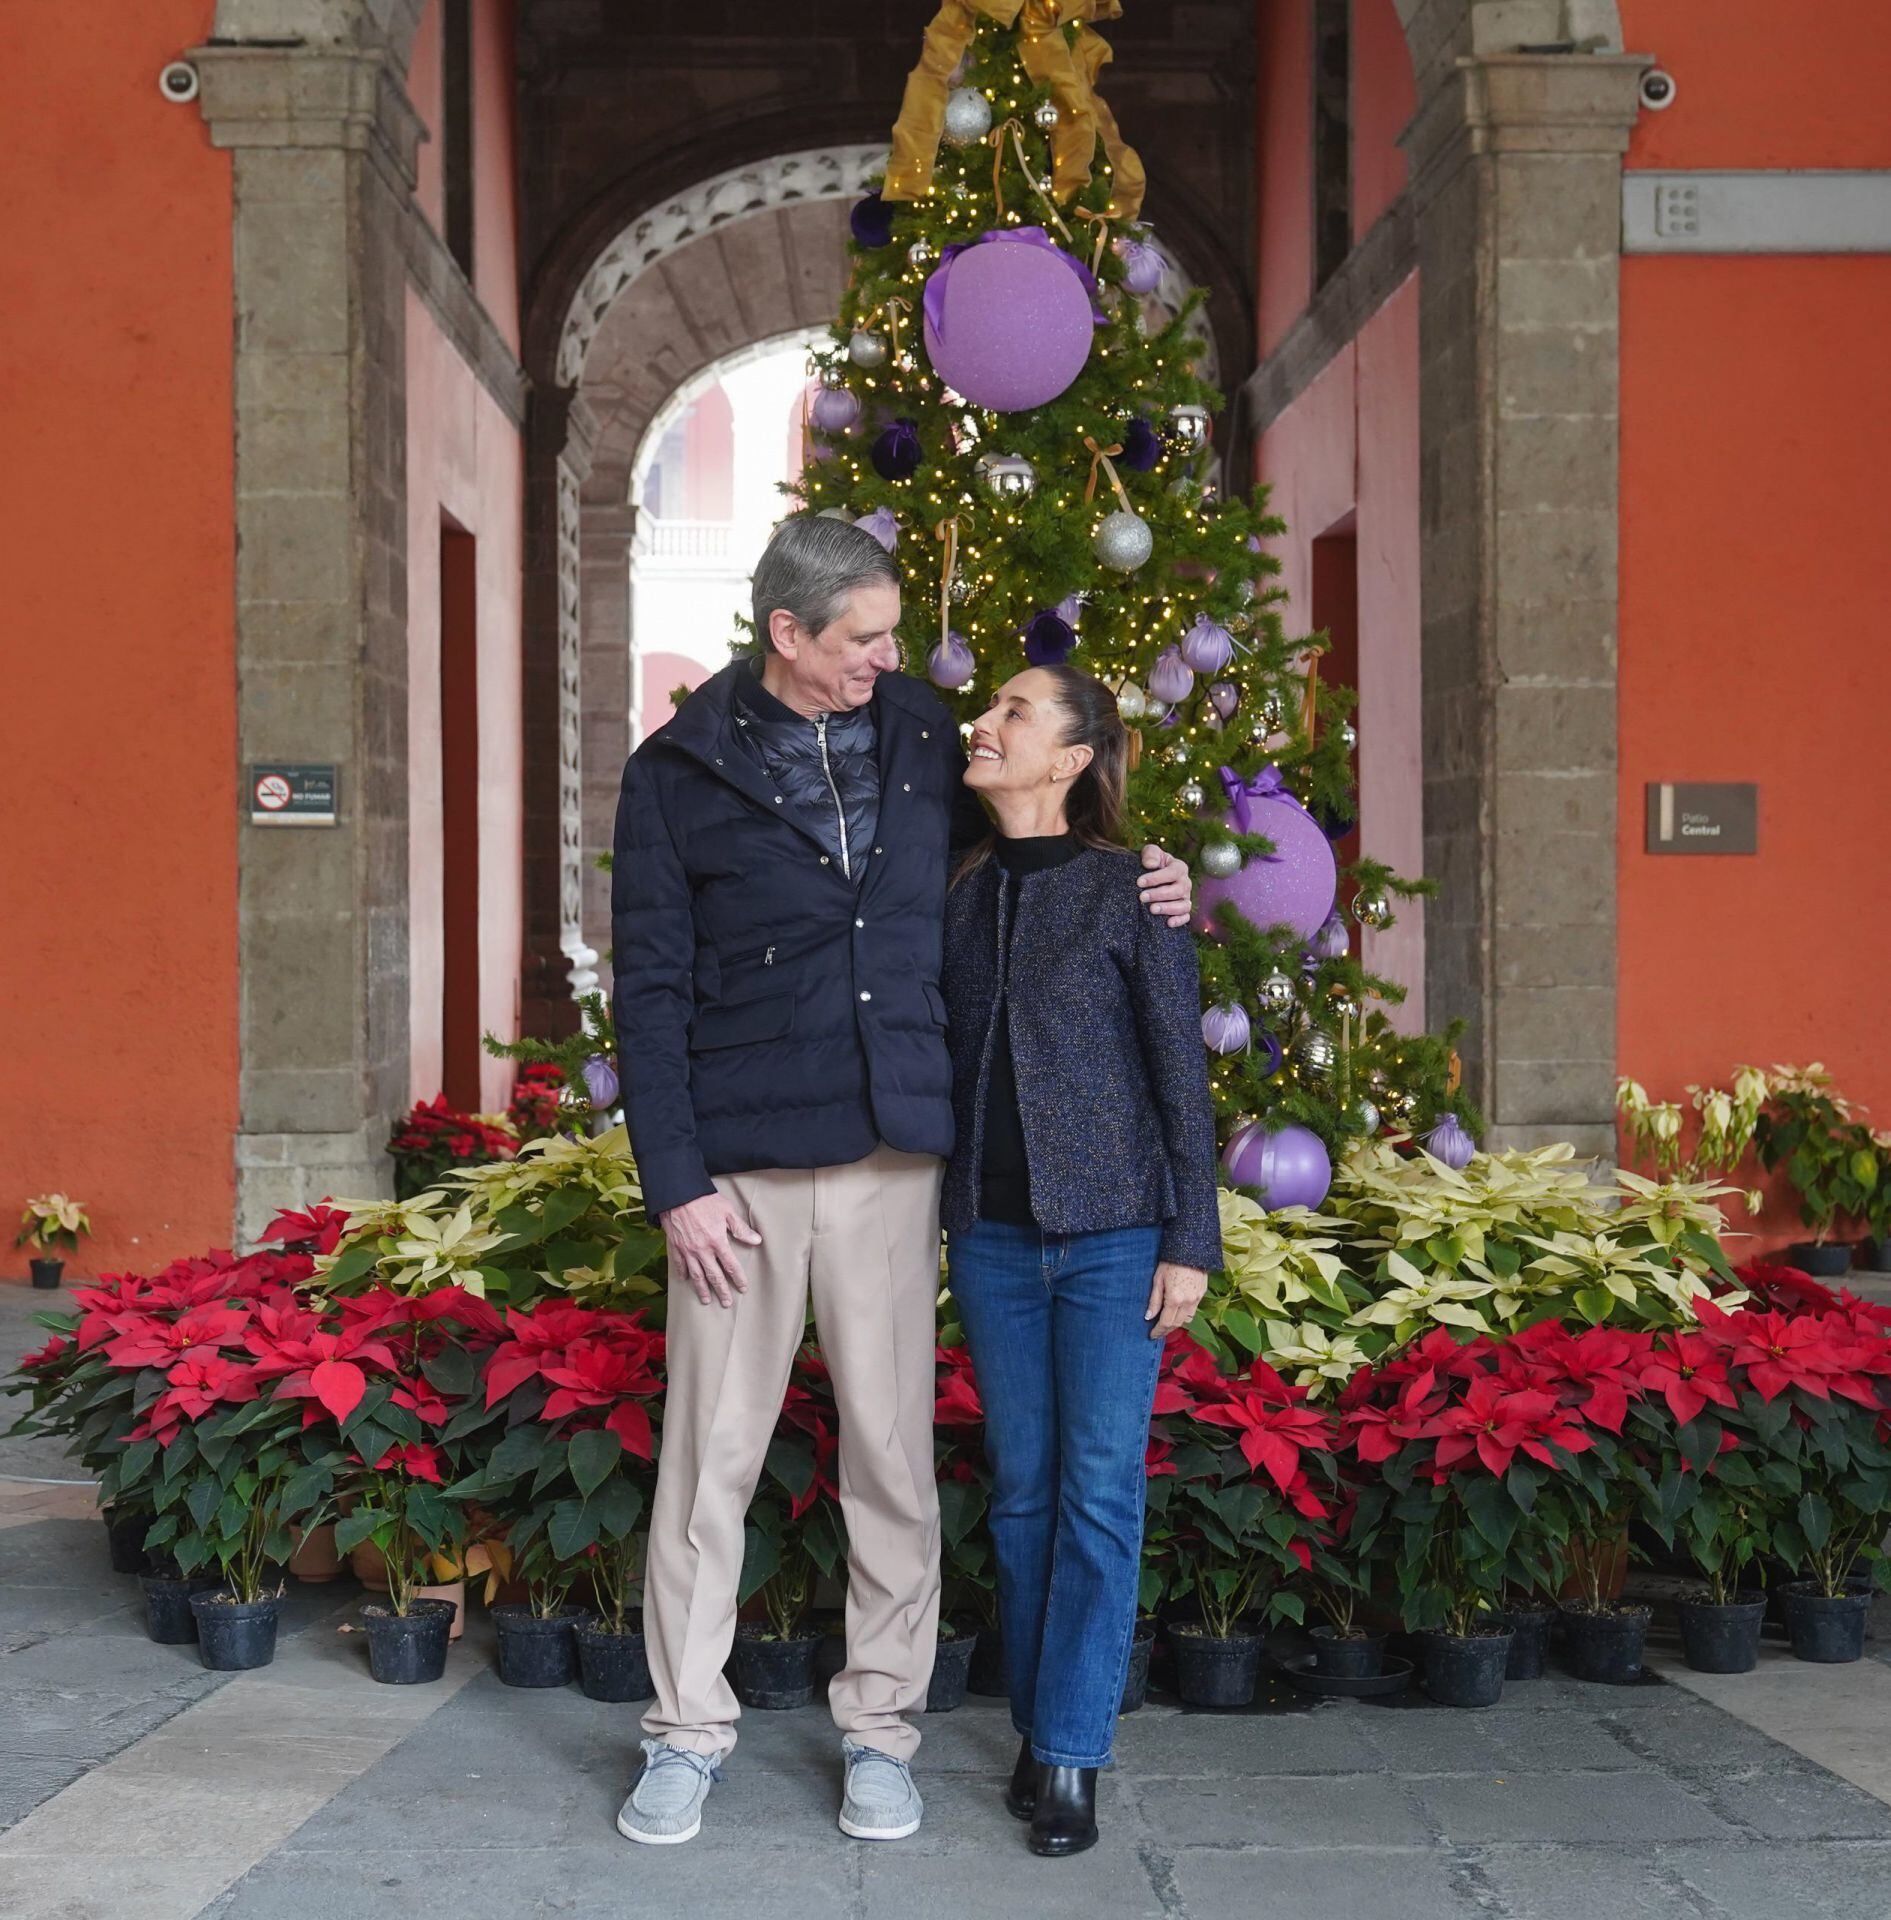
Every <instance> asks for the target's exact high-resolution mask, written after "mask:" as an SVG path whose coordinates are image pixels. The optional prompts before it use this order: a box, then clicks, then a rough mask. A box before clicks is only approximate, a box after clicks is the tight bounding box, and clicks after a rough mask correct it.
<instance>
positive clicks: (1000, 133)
mask: <svg viewBox="0 0 1891 1920" xmlns="http://www.w3.org/2000/svg"><path fill="white" fill-rule="evenodd" d="M1006 134H1010V136H1011V146H1012V150H1013V152H1015V153H1016V154H1017V156H1018V171H1019V172H1020V173H1021V174H1023V175H1024V177H1025V179H1026V180H1027V181H1028V182H1029V183H1030V187H1031V191H1032V192H1033V193H1035V194H1036V195H1037V197H1038V198H1039V199H1040V200H1042V201H1043V202H1044V205H1045V206H1046V208H1048V209H1049V211H1050V216H1051V220H1052V222H1053V223H1054V224H1055V226H1056V228H1057V231H1058V232H1059V233H1061V234H1062V235H1063V236H1064V238H1065V239H1066V240H1067V241H1070V244H1071V245H1072V246H1074V245H1075V244H1076V242H1075V241H1074V240H1070V229H1069V228H1068V227H1067V226H1065V225H1064V216H1063V215H1062V214H1061V213H1059V212H1058V211H1057V202H1056V201H1055V200H1054V199H1053V198H1052V197H1051V189H1050V183H1049V182H1048V181H1045V180H1040V179H1039V178H1038V177H1037V175H1036V174H1034V173H1033V172H1032V171H1031V162H1030V160H1029V159H1028V158H1027V157H1026V155H1025V151H1024V123H1023V122H1022V121H1020V120H1007V121H1006V122H1005V123H1004V125H1003V126H1002V127H994V128H992V130H991V132H990V133H988V134H987V135H986V136H985V137H986V139H988V140H989V141H990V142H991V148H992V155H991V196H992V199H993V200H994V201H996V202H997V205H998V217H999V219H1000V220H1002V219H1003V218H1004V217H1005V185H1004V167H1005V135H1006Z"/></svg>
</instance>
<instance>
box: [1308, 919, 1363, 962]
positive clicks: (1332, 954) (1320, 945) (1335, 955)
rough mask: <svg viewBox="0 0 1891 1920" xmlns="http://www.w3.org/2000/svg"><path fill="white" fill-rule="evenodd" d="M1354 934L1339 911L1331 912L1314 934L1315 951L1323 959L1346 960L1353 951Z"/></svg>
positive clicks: (1313, 944)
mask: <svg viewBox="0 0 1891 1920" xmlns="http://www.w3.org/2000/svg"><path fill="white" fill-rule="evenodd" d="M1352 944H1353V943H1352V936H1351V935H1350V934H1349V933H1348V931H1347V927H1346V922H1345V921H1344V920H1342V919H1341V918H1340V916H1339V915H1338V914H1337V913H1329V914H1328V915H1327V916H1326V918H1325V919H1324V920H1322V921H1321V922H1320V930H1319V932H1318V933H1316V934H1315V935H1314V936H1313V941H1312V946H1313V951H1314V953H1315V954H1316V955H1317V956H1318V957H1319V958H1320V959H1322V960H1344V959H1345V958H1346V956H1347V954H1348V953H1350V952H1351V951H1352Z"/></svg>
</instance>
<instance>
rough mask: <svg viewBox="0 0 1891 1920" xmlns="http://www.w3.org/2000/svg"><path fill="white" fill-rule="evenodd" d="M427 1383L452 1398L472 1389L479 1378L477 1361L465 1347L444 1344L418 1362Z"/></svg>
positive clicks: (459, 1396)
mask: <svg viewBox="0 0 1891 1920" xmlns="http://www.w3.org/2000/svg"><path fill="white" fill-rule="evenodd" d="M420 1370H421V1372H422V1373H423V1374H425V1375H426V1377H427V1381H428V1384H429V1385H430V1386H433V1387H436V1388H438V1389H439V1391H440V1392H441V1393H443V1394H447V1395H449V1396H450V1397H452V1398H453V1399H459V1398H461V1397H462V1396H464V1395H466V1394H469V1393H471V1392H472V1391H473V1387H474V1385H475V1384H476V1383H477V1381H478V1379H479V1363H478V1362H477V1361H476V1360H475V1359H474V1358H473V1356H472V1354H471V1353H469V1352H468V1351H467V1349H466V1348H465V1347H460V1346H445V1347H442V1348H441V1349H440V1351H439V1352H438V1353H436V1354H431V1355H429V1357H428V1358H427V1359H425V1360H423V1361H422V1362H421V1363H420Z"/></svg>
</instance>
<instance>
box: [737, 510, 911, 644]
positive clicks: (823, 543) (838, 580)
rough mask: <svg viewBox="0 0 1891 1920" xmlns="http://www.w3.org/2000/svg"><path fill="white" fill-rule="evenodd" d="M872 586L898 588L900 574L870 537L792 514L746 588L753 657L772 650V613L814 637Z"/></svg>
mask: <svg viewBox="0 0 1891 1920" xmlns="http://www.w3.org/2000/svg"><path fill="white" fill-rule="evenodd" d="M874 581H883V582H884V583H885V584H886V585H888V586H890V587H897V586H898V585H899V584H900V570H899V568H898V566H897V565H896V564H895V563H894V559H893V556H892V555H891V554H890V553H888V552H887V550H886V549H885V548H884V547H883V546H881V544H880V543H879V541H877V540H876V539H875V538H874V537H873V535H872V534H870V533H863V532H862V531H861V530H860V529H859V528H858V527H856V526H855V525H854V524H853V522H852V521H850V520H836V519H834V518H832V517H830V516H828V515H825V514H818V513H797V514H795V515H793V516H792V517H791V518H790V519H787V520H784V521H783V522H782V523H781V525H780V526H778V527H777V528H776V529H775V531H774V532H773V533H772V534H771V535H770V536H769V539H768V545H767V546H766V547H764V548H763V549H762V557H761V558H760V559H759V560H758V561H757V562H756V563H755V574H754V578H753V579H752V580H751V582H750V587H751V590H752V591H753V593H754V596H755V644H756V647H757V649H758V651H760V652H761V653H764V654H765V653H767V652H768V650H769V649H770V648H771V647H772V646H773V645H774V641H773V639H772V637H771V636H770V634H769V631H768V616H769V615H770V614H771V613H773V612H775V610H776V609H777V608H785V609H786V610H787V611H788V612H789V613H791V614H793V615H794V617H795V619H796V620H798V621H799V622H800V623H801V625H802V626H804V627H806V628H807V630H808V631H809V632H810V633H819V632H820V631H821V629H822V628H823V627H825V626H827V625H828V624H829V623H830V622H831V621H833V620H835V619H836V618H838V617H839V614H840V611H841V609H842V608H843V607H844V606H845V605H846V604H847V597H848V595H849V594H851V593H852V592H853V591H854V590H855V589H856V588H858V587H864V586H867V585H869V584H870V583H872V582H874Z"/></svg>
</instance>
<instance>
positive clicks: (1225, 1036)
mask: <svg viewBox="0 0 1891 1920" xmlns="http://www.w3.org/2000/svg"><path fill="white" fill-rule="evenodd" d="M1249 1033H1250V1028H1249V1026H1248V1010H1247V1008H1246V1007H1244V1006H1242V1005H1241V1003H1240V1002H1239V1001H1238V1000H1230V1001H1228V1002H1226V1003H1224V1004H1223V1005H1221V1006H1218V1007H1210V1008H1209V1009H1208V1010H1207V1012H1206V1013H1204V1014H1203V1015H1202V1045H1203V1046H1205V1047H1207V1048H1208V1049H1209V1051H1210V1052H1211V1053H1239V1052H1240V1051H1241V1050H1242V1049H1243V1048H1244V1047H1245V1046H1246V1045H1247V1043H1248V1038H1249Z"/></svg>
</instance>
